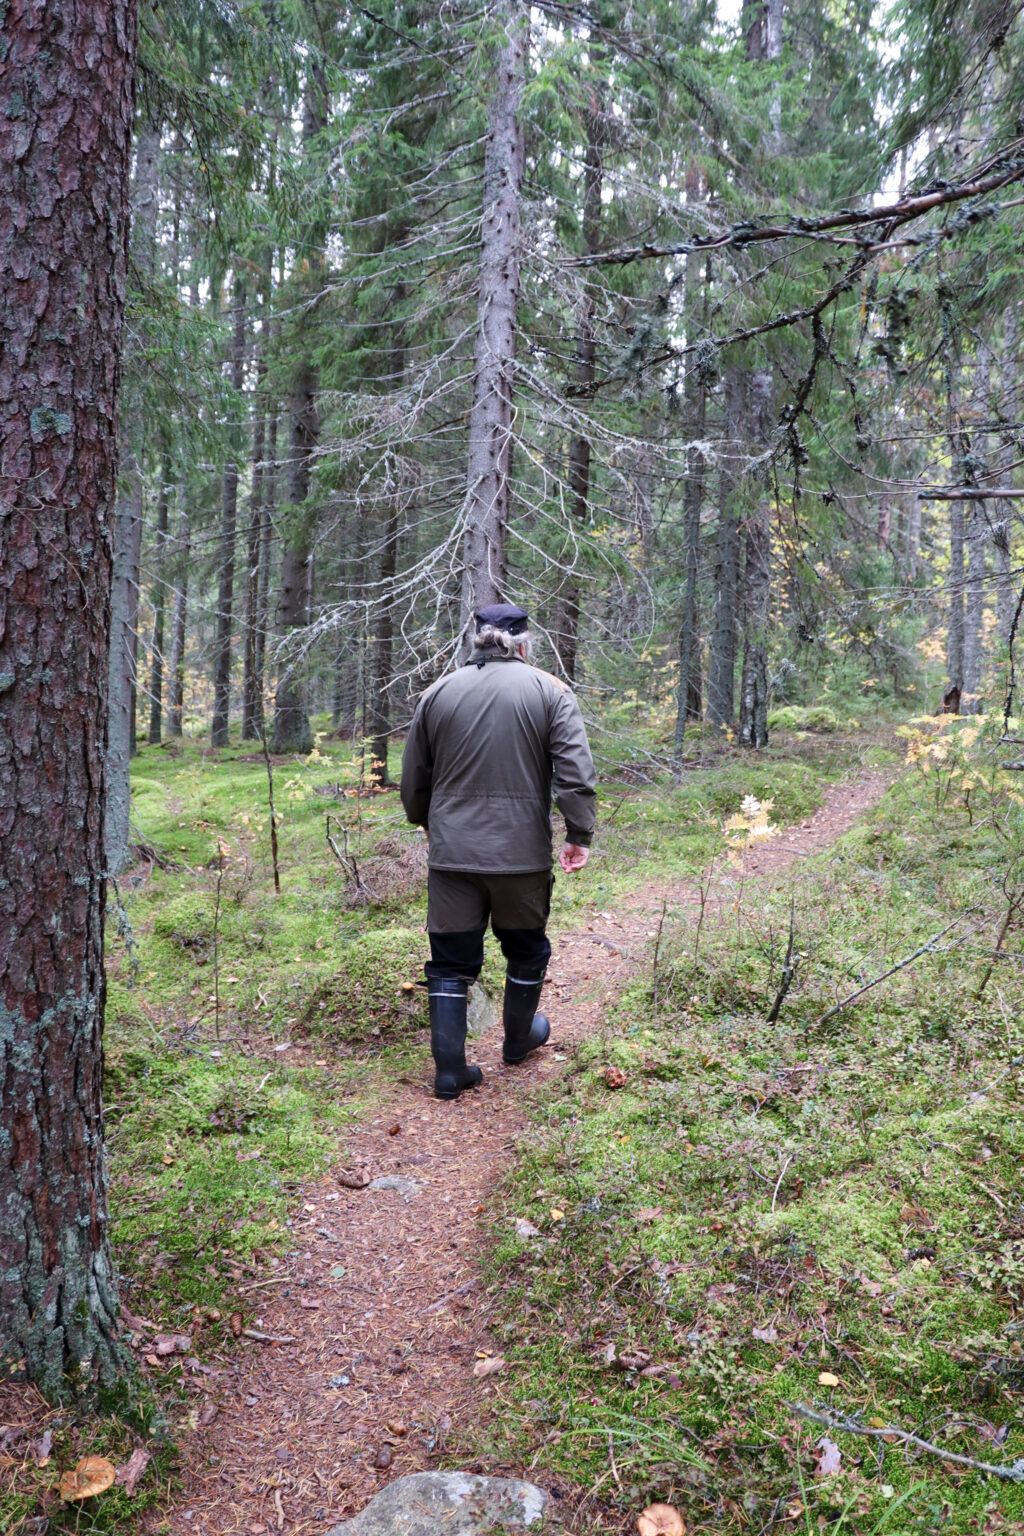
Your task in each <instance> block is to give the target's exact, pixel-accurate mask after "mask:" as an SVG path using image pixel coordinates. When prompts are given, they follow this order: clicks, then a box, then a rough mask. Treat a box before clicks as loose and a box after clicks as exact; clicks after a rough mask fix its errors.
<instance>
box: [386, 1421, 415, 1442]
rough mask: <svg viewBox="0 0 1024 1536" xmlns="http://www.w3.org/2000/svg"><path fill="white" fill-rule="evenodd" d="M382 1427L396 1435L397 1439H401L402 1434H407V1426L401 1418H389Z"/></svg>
mask: <svg viewBox="0 0 1024 1536" xmlns="http://www.w3.org/2000/svg"><path fill="white" fill-rule="evenodd" d="M384 1428H385V1429H386V1430H387V1431H388V1432H389V1433H390V1434H392V1435H397V1436H398V1437H399V1439H401V1437H402V1436H403V1435H407V1434H408V1433H409V1426H408V1425H407V1424H404V1423H403V1422H402V1420H401V1419H389V1420H388V1422H387V1423H386V1424H385V1426H384Z"/></svg>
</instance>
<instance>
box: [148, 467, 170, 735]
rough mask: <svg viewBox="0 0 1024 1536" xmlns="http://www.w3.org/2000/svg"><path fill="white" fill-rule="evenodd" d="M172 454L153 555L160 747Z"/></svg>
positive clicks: (152, 702) (154, 725)
mask: <svg viewBox="0 0 1024 1536" xmlns="http://www.w3.org/2000/svg"><path fill="white" fill-rule="evenodd" d="M170 481H171V455H170V453H169V452H168V450H167V449H166V448H165V449H164V450H163V452H162V453H161V455H160V490H159V492H158V494H157V501H156V548H155V550H154V552H153V565H154V572H153V649H152V658H151V661H150V669H149V732H148V737H147V739H148V741H149V744H150V746H151V747H152V746H158V745H159V742H160V727H161V725H162V724H163V709H164V703H163V693H164V612H165V609H166V607H167V527H168V523H167V514H168V503H169V501H170V493H171V485H170Z"/></svg>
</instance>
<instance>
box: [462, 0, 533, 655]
mask: <svg viewBox="0 0 1024 1536" xmlns="http://www.w3.org/2000/svg"><path fill="white" fill-rule="evenodd" d="M502 14H503V17H504V24H505V37H504V40H503V43H502V47H501V52H500V55H499V58H498V67H497V71H496V74H495V78H494V85H493V89H492V92H491V101H490V112H489V117H488V126H487V140H486V147H485V150H484V190H483V217H482V221H481V226H480V265H479V280H478V289H477V319H476V344H475V349H474V361H473V402H472V406H471V408H470V414H469V452H468V471H467V477H466V507H465V522H466V533H465V545H464V555H463V559H464V581H463V608H464V613H463V621H464V623H465V624H466V625H467V626H468V624H469V621H470V617H471V614H472V612H473V611H474V610H475V609H477V608H480V607H482V606H484V605H486V604H487V603H494V602H498V601H499V600H500V599H501V598H502V597H503V596H504V591H505V582H506V574H507V573H506V551H505V540H506V534H507V530H508V518H509V498H510V489H511V472H512V390H513V380H514V373H515V353H516V332H517V329H518V311H519V276H520V261H521V250H520V217H521V208H520V204H521V199H522V188H523V174H524V169H525V151H524V147H523V130H522V124H521V123H520V121H519V104H520V100H521V97H522V93H523V85H524V81H525V76H526V49H527V40H528V21H529V18H528V13H527V11H526V10H525V9H523V8H522V7H521V4H520V0H506V3H505V4H504V6H503V8H502Z"/></svg>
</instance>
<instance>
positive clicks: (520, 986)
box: [501, 971, 551, 1067]
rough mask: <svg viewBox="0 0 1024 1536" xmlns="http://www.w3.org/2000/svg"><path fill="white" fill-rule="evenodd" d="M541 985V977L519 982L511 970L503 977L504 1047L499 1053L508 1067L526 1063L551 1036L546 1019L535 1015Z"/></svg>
mask: <svg viewBox="0 0 1024 1536" xmlns="http://www.w3.org/2000/svg"><path fill="white" fill-rule="evenodd" d="M543 985H544V978H543V976H541V977H540V978H539V979H536V980H532V981H530V980H523V979H519V978H517V977H515V976H513V975H512V973H511V971H509V972H508V973H507V974H506V976H505V1007H504V1010H503V1013H502V1022H503V1023H504V1025H505V1044H504V1047H503V1048H502V1053H501V1054H502V1056H503V1058H504V1060H505V1062H506V1064H507V1065H508V1066H510V1067H514V1066H517V1065H518V1064H519V1062H521V1061H525V1060H526V1058H527V1056H529V1054H530V1052H531V1051H535V1050H536V1049H537V1047H538V1046H539V1045H543V1044H544V1042H545V1041H546V1040H547V1038H548V1036H549V1035H550V1033H551V1025H550V1024H549V1023H548V1021H547V1019H546V1017H545V1016H544V1014H543V1013H538V1012H537V1004H538V1003H539V1002H540V992H541V988H542V987H543Z"/></svg>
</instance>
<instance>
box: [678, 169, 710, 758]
mask: <svg viewBox="0 0 1024 1536" xmlns="http://www.w3.org/2000/svg"><path fill="white" fill-rule="evenodd" d="M699 182H700V178H699V172H698V171H697V169H696V167H695V166H693V167H691V170H690V173H689V175H688V178H687V191H688V193H689V194H690V195H691V196H695V195H696V194H697V192H698V191H699ZM702 271H703V278H704V281H703V292H702V296H701V298H700V300H698V294H699V293H701V273H702ZM710 286H711V259H710V257H707V258H704V257H702V256H701V254H700V253H699V252H698V251H692V252H691V253H690V255H689V256H687V258H686V285H685V290H684V292H685V310H686V325H687V328H688V330H689V331H690V332H691V333H692V332H693V331H695V330H696V324H697V312H698V308H699V309H700V311H701V317H702V320H704V321H706V319H707V296H708V289H709V288H710ZM685 391H686V431H687V434H688V436H689V437H690V439H691V445H690V447H689V448H688V449H687V455H686V479H685V480H684V482H683V565H684V575H683V617H682V621H681V622H680V625H679V688H678V692H677V696H676V730H675V742H674V746H673V760H674V766H675V770H676V772H677V773H678V772H679V770H680V768H681V767H682V762H683V750H684V747H685V743H686V722H687V720H692V719H698V720H699V719H700V716H701V713H702V703H703V700H702V689H701V685H700V632H699V623H698V619H699V616H698V613H697V577H698V574H699V560H700V513H701V507H702V505H703V502H704V478H705V474H706V465H705V461H704V454H703V451H702V450H701V449H700V448H698V447H694V446H693V444H695V443H700V442H702V441H703V438H704V432H705V429H706V426H707V389H706V388H705V385H704V381H703V379H702V378H701V375H700V369H699V366H698V365H694V366H693V367H692V368H691V369H690V371H689V372H688V373H687V375H686V385H685Z"/></svg>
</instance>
